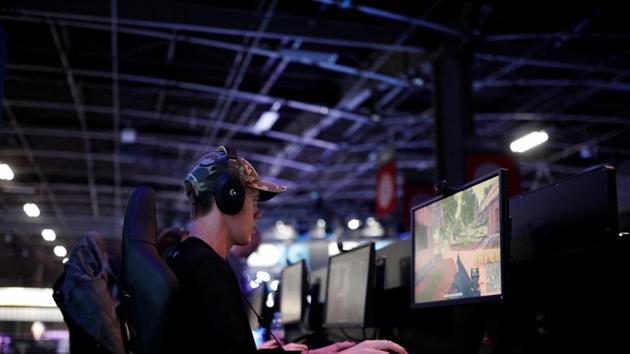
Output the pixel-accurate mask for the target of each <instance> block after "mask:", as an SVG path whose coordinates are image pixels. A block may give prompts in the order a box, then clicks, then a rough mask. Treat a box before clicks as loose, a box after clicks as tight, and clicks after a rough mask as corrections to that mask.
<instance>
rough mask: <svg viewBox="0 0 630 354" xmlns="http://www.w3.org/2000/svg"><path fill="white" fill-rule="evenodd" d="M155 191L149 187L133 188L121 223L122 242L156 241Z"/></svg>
mask: <svg viewBox="0 0 630 354" xmlns="http://www.w3.org/2000/svg"><path fill="white" fill-rule="evenodd" d="M156 224H157V222H156V217H155V192H154V191H153V189H151V188H149V187H144V186H143V187H137V188H134V189H133V191H132V192H131V196H129V201H128V202H127V211H126V212H125V222H124V225H123V242H126V241H127V242H129V241H144V242H149V243H153V244H155V243H156V238H157V236H156V235H157V225H156Z"/></svg>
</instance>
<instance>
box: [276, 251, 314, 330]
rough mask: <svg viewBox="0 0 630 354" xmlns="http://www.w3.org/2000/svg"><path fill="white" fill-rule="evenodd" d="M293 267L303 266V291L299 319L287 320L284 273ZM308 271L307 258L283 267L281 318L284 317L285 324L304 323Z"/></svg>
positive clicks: (281, 277)
mask: <svg viewBox="0 0 630 354" xmlns="http://www.w3.org/2000/svg"><path fill="white" fill-rule="evenodd" d="M291 267H296V268H297V267H301V269H302V272H301V273H302V281H301V284H300V291H301V293H302V294H301V296H300V316H299V319H292V320H289V321H286V320H285V319H284V318H283V315H282V300H283V296H285V295H284V291H283V289H282V284H283V283H284V281H283V279H284V273H285V271H286V270H287V269H289V268H291ZM306 277H307V272H306V261H305V260H303V259H302V260H300V261H299V262H296V263H293V264H291V265H288V266H286V267H284V268H282V272H281V274H280V318H281V319H282V324H283V325H290V324H296V323H302V321H303V320H304V315H305V313H306V295H307V291H308V289H307V279H306Z"/></svg>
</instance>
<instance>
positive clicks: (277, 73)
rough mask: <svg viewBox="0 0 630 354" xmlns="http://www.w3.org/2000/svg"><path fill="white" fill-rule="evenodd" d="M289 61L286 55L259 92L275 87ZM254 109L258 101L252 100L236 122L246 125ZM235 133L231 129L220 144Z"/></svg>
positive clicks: (296, 45)
mask: <svg viewBox="0 0 630 354" xmlns="http://www.w3.org/2000/svg"><path fill="white" fill-rule="evenodd" d="M301 44H302V42H300V41H297V42H294V43H293V45H292V46H291V49H298V48H299V47H300V45H301ZM289 63H290V59H288V58H286V57H284V58H282V61H280V63H278V65H277V66H276V68H275V69H274V71H273V73H272V74H271V75H270V76H269V78H268V79H267V81H265V83H264V84H263V86H262V88H261V89H260V91H259V92H258V93H260V94H263V95H266V94H268V93H269V91H270V90H271V87H273V85H274V84H275V83H276V81H277V80H278V79H279V78H280V75H281V74H282V73H283V72H284V70H285V69H286V68H287V66H288V65H289ZM254 109H256V103H255V102H250V103H249V105H247V107H246V108H245V110H244V111H243V113H242V114H241V115H240V116H239V118H238V120H237V121H236V124H241V125H244V124H245V123H246V122H247V121H248V120H249V117H250V115H251V114H252V113H253V112H254ZM234 133H235V132H233V131H231V130H230V131H228V132H227V134H225V136H224V137H223V139H221V143H220V145H225V144H227V142H228V141H230V140H231V139H232V137H233V136H234Z"/></svg>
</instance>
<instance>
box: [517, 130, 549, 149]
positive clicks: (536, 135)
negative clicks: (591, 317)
mask: <svg viewBox="0 0 630 354" xmlns="http://www.w3.org/2000/svg"><path fill="white" fill-rule="evenodd" d="M547 140H549V135H548V134H547V132H545V131H544V130H539V131H536V132H531V133H529V134H527V135H525V136H523V137H521V138H518V139H516V140H514V141H513V142H512V143H511V144H510V150H512V151H513V152H518V153H522V152H525V151H527V150H529V149H531V148H533V147H535V146H538V145H540V144H542V143H544V142H545V141H547Z"/></svg>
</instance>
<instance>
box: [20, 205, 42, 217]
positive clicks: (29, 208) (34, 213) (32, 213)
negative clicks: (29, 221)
mask: <svg viewBox="0 0 630 354" xmlns="http://www.w3.org/2000/svg"><path fill="white" fill-rule="evenodd" d="M22 210H24V212H25V213H26V215H27V216H28V217H29V218H36V217H38V216H39V207H37V204H35V203H26V204H24V206H23V207H22Z"/></svg>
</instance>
